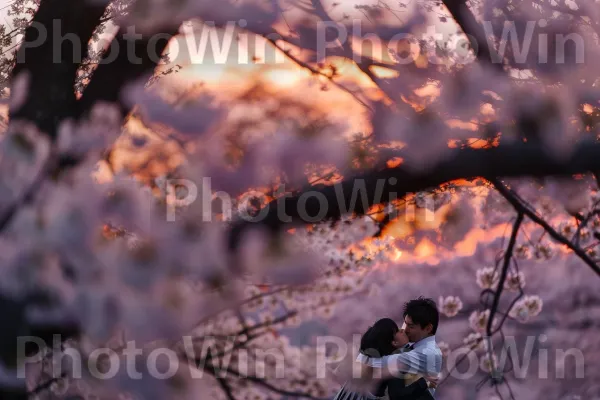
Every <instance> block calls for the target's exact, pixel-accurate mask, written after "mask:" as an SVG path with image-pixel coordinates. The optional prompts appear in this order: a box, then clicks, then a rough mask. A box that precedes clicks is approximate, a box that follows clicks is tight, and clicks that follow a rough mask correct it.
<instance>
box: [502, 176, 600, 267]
mask: <svg viewBox="0 0 600 400" xmlns="http://www.w3.org/2000/svg"><path fill="white" fill-rule="evenodd" d="M490 181H491V182H492V183H493V185H494V187H495V188H496V190H498V192H500V194H501V195H502V196H504V198H505V199H506V200H508V201H509V202H510V204H512V206H513V207H514V208H515V209H516V210H517V211H519V212H522V213H523V214H525V215H526V216H527V217H529V219H531V220H532V221H533V222H535V223H536V224H538V225H540V226H541V227H542V228H544V230H545V231H546V232H548V234H549V235H550V236H551V237H552V238H553V239H554V240H556V241H557V242H559V243H562V244H564V245H565V246H567V247H568V248H569V249H571V250H572V251H573V253H575V254H577V256H579V258H581V260H582V261H583V262H585V263H586V264H587V265H589V266H590V268H592V270H593V271H594V272H596V274H598V275H599V276H600V267H599V266H598V264H596V263H595V262H594V260H592V259H591V258H590V256H588V255H587V254H586V252H585V251H584V250H583V249H582V248H581V247H579V246H575V245H574V244H573V243H572V242H571V241H570V240H568V239H567V238H566V237H564V236H563V235H561V234H560V233H558V232H557V231H556V230H554V228H552V227H551V226H550V225H549V224H548V223H547V222H546V221H544V219H543V218H540V217H539V216H538V215H537V214H536V213H535V212H534V211H533V210H532V209H531V208H529V207H527V206H526V205H525V204H523V202H522V201H521V200H520V199H519V197H518V195H517V194H516V193H515V192H514V191H512V190H510V189H508V188H507V187H506V186H505V185H504V184H503V183H501V182H500V181H498V180H497V179H492V180H490Z"/></svg>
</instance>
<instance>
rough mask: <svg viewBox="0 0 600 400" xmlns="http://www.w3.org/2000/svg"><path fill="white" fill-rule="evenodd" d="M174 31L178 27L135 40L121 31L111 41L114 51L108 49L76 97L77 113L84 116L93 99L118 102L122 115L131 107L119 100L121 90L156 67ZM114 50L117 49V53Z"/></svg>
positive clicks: (90, 107) (94, 100) (93, 102)
mask: <svg viewBox="0 0 600 400" xmlns="http://www.w3.org/2000/svg"><path fill="white" fill-rule="evenodd" d="M176 34H177V30H173V31H170V32H165V33H162V34H160V35H159V34H157V35H152V36H150V37H146V36H143V37H142V38H141V39H139V38H137V39H134V37H133V36H131V37H130V36H129V35H127V32H126V33H123V32H120V33H119V34H118V35H117V36H116V37H115V38H114V39H113V41H112V43H111V47H110V48H112V49H113V50H110V48H109V49H108V50H107V52H106V53H105V55H104V57H103V60H104V62H103V63H101V64H100V65H99V66H98V68H97V69H96V71H94V73H93V74H92V80H91V82H90V84H89V85H88V86H87V87H86V89H85V90H84V92H83V95H82V96H81V99H79V102H78V104H77V116H78V117H83V116H85V115H86V114H87V113H89V111H90V110H91V109H92V107H93V106H94V104H95V103H96V102H98V101H103V102H109V103H118V104H119V105H120V107H121V112H122V115H123V117H125V116H126V115H127V114H128V113H129V111H131V109H130V107H129V106H128V105H126V104H124V103H123V102H122V101H120V94H121V90H122V89H123V87H124V86H125V85H126V84H127V83H130V82H132V81H135V80H136V79H138V78H142V77H144V76H145V75H147V74H149V73H151V72H152V71H153V70H154V69H155V68H156V66H157V65H158V64H159V62H160V60H161V56H162V54H163V52H164V50H165V48H166V47H167V44H168V43H169V40H170V39H171V38H173V37H174V36H175V35H176ZM114 52H118V53H117V55H116V56H115V55H114ZM107 60H112V61H110V62H108V61H107Z"/></svg>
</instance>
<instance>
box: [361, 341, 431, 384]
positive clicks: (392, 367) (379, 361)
mask: <svg viewBox="0 0 600 400" xmlns="http://www.w3.org/2000/svg"><path fill="white" fill-rule="evenodd" d="M356 361H358V362H360V363H362V364H365V365H369V366H371V367H373V368H385V369H386V371H388V372H390V373H391V374H392V375H394V376H397V374H398V373H409V374H421V375H424V376H425V378H427V377H436V378H437V377H438V376H439V374H440V373H441V372H442V351H441V350H440V348H439V347H438V345H437V343H436V341H435V335H433V336H428V337H426V338H425V339H422V340H420V341H418V342H416V343H414V344H413V350H412V351H408V352H404V353H395V354H392V355H389V356H385V357H381V358H372V357H369V356H366V355H364V354H362V353H360V354H359V355H358V357H357V359H356ZM429 391H430V392H431V394H432V395H433V394H434V393H435V389H433V388H430V389H429Z"/></svg>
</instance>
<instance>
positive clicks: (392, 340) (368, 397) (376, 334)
mask: <svg viewBox="0 0 600 400" xmlns="http://www.w3.org/2000/svg"><path fill="white" fill-rule="evenodd" d="M406 344H408V337H406V334H405V333H404V331H403V330H400V329H399V328H398V325H396V323H395V322H394V321H393V320H391V319H389V318H383V319H380V320H379V321H377V322H375V324H374V325H373V326H372V327H370V328H369V329H368V330H367V332H365V334H364V335H363V336H362V338H361V341H360V351H361V353H363V354H365V355H367V356H370V357H383V356H387V355H390V354H392V353H394V352H395V351H397V350H398V349H399V348H402V347H404V346H405V345H406ZM415 378H418V379H415ZM407 381H410V382H411V383H410V384H407ZM386 391H387V394H388V398H389V399H390V400H425V399H432V396H431V394H430V393H429V391H428V390H427V381H425V379H424V378H422V377H415V376H414V375H411V376H408V375H406V376H402V377H398V378H389V379H385V380H383V381H381V382H380V383H379V385H378V386H377V388H376V390H374V392H373V393H370V392H367V393H359V392H358V390H357V389H354V388H352V387H350V385H349V384H345V385H344V386H343V387H342V388H341V389H340V390H339V392H338V393H337V394H336V396H335V397H334V399H333V400H376V399H383V398H385V397H386Z"/></svg>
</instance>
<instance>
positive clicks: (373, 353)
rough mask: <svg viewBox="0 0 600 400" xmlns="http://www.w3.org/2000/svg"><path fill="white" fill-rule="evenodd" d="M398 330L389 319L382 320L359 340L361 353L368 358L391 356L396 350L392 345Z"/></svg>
mask: <svg viewBox="0 0 600 400" xmlns="http://www.w3.org/2000/svg"><path fill="white" fill-rule="evenodd" d="M399 330H400V329H399V328H398V325H397V324H396V323H395V322H394V321H393V320H392V319H390V318H382V319H380V320H379V321H377V322H375V324H374V325H373V326H372V327H370V328H369V329H368V330H367V331H366V332H365V333H364V335H363V336H362V338H361V340H360V351H361V353H363V354H365V355H367V356H370V357H383V356H388V355H390V354H392V353H393V352H394V351H395V350H396V348H395V347H394V345H393V344H392V342H393V341H394V336H395V335H396V333H397V332H398V331H399Z"/></svg>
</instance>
